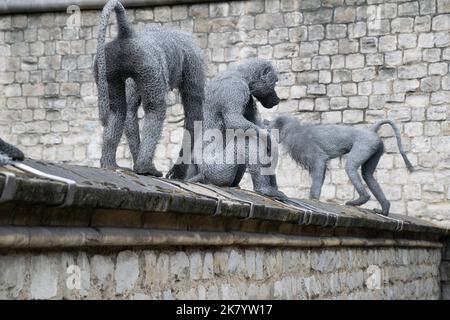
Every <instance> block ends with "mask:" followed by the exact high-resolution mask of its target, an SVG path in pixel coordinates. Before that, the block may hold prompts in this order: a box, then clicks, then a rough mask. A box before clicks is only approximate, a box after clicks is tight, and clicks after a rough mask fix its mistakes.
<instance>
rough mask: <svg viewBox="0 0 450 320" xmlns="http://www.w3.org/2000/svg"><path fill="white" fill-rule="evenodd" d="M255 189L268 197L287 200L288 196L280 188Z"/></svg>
mask: <svg viewBox="0 0 450 320" xmlns="http://www.w3.org/2000/svg"><path fill="white" fill-rule="evenodd" d="M255 191H256V192H258V193H260V194H262V195H265V196H267V197H270V198H276V199H279V200H285V199H287V198H288V197H287V196H286V195H285V194H284V193H283V192H281V191H279V190H274V189H260V190H255Z"/></svg>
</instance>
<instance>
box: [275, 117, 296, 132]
mask: <svg viewBox="0 0 450 320" xmlns="http://www.w3.org/2000/svg"><path fill="white" fill-rule="evenodd" d="M290 124H298V122H297V120H296V119H294V118H293V117H290V116H278V117H276V118H275V119H274V120H272V121H270V125H269V126H270V128H272V129H278V130H280V131H281V130H283V129H285V128H286V126H288V125H290Z"/></svg>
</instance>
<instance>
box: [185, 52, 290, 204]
mask: <svg viewBox="0 0 450 320" xmlns="http://www.w3.org/2000/svg"><path fill="white" fill-rule="evenodd" d="M277 81H278V77H277V73H276V71H275V69H274V68H273V66H272V64H271V63H270V62H268V61H266V60H263V59H257V58H253V59H248V60H246V61H244V62H243V63H241V64H239V65H237V66H235V67H233V68H230V69H229V70H226V71H224V72H221V73H219V74H218V75H217V76H216V77H215V78H214V79H212V80H211V81H210V82H209V83H208V85H207V87H206V89H205V103H204V105H203V119H204V122H203V129H204V130H205V133H206V132H207V131H206V130H218V132H219V134H220V135H221V137H222V140H221V141H220V144H219V142H218V141H216V140H213V141H212V142H210V143H209V144H206V145H205V144H203V152H202V159H201V160H200V161H198V160H197V161H196V162H198V165H197V170H198V172H197V174H196V175H195V176H194V177H191V178H190V179H188V181H191V182H203V183H210V184H214V185H217V186H222V187H237V186H238V185H239V183H240V181H241V179H242V177H243V175H244V173H245V171H246V169H248V170H249V173H250V175H251V178H252V182H253V189H254V190H255V191H256V192H259V193H261V194H264V195H267V196H272V197H277V198H285V195H284V194H283V193H282V192H281V191H279V190H278V187H277V184H276V178H275V175H274V174H262V169H263V168H264V167H265V166H267V165H269V166H270V165H271V164H262V163H261V162H260V161H259V159H258V161H255V162H252V163H251V162H250V161H249V159H250V158H251V157H252V156H255V154H254V153H255V152H256V150H255V149H257V148H253V149H252V150H250V149H251V148H249V141H246V142H245V159H244V161H242V162H239V161H237V158H238V148H237V144H236V143H235V140H234V137H233V141H227V130H230V129H231V130H232V132H236V130H241V132H249V131H252V132H254V133H255V135H254V136H253V137H250V139H257V138H255V137H256V136H259V137H260V139H259V143H260V144H259V145H258V147H259V148H270V143H269V141H267V135H268V133H267V130H266V129H265V128H264V125H263V123H262V121H261V119H260V117H259V114H258V110H257V107H256V102H255V100H254V98H256V99H258V101H260V102H261V104H262V105H263V106H264V107H265V108H272V107H274V106H276V105H277V104H278V103H279V101H280V99H279V98H278V96H277V94H276V92H275V84H276V82H277ZM253 97H254V98H253ZM247 130H249V131H247ZM216 132H217V131H216ZM244 139H245V138H244ZM218 140H220V139H218ZM197 141H198V140H197ZM261 141H267V144H266V143H265V142H261ZM217 149H220V150H219V153H220V154H221V157H223V158H222V159H221V160H223V162H221V163H213V162H214V161H212V159H213V158H214V157H215V156H216V155H215V154H213V153H214V152H208V150H216V151H217ZM268 152H271V150H269V151H268ZM250 153H252V154H250ZM194 157H195V155H194ZM256 157H257V156H255V157H253V159H256ZM226 159H232V160H233V161H232V163H229V162H227V161H226Z"/></svg>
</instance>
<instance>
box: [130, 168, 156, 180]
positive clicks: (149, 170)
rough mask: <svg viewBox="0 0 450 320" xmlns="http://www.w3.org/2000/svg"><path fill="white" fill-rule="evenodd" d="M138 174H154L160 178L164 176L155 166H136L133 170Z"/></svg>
mask: <svg viewBox="0 0 450 320" xmlns="http://www.w3.org/2000/svg"><path fill="white" fill-rule="evenodd" d="M133 171H134V172H135V173H136V174H139V175H142V176H153V177H157V178H160V177H162V176H163V174H162V172H161V171H159V170H157V169H156V168H155V167H153V166H151V167H150V168H139V167H135V168H134V170H133Z"/></svg>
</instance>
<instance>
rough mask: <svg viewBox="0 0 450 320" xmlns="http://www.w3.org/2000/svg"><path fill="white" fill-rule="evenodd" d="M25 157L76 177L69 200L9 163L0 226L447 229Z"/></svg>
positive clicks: (0, 185) (422, 235)
mask: <svg viewBox="0 0 450 320" xmlns="http://www.w3.org/2000/svg"><path fill="white" fill-rule="evenodd" d="M25 164H26V165H28V166H30V167H33V168H35V169H37V170H40V171H43V172H46V173H48V174H52V175H56V176H59V177H63V178H66V179H71V180H73V181H75V182H76V187H75V191H74V200H73V203H72V204H71V205H70V206H67V207H61V206H60V205H61V204H63V203H64V199H65V196H66V192H67V189H68V187H67V185H65V184H63V183H60V182H55V181H52V180H48V179H43V178H38V177H36V176H35V175H33V174H30V173H26V172H23V171H21V170H19V169H17V168H15V167H12V166H7V167H3V168H2V169H1V171H3V172H5V171H8V172H10V173H14V174H15V176H16V185H17V187H16V192H15V194H14V196H13V197H12V199H11V201H9V202H5V203H2V204H0V226H16V227H20V226H22V227H24V226H27V227H66V228H69V227H72V228H83V227H84V228H105V227H107V228H139V229H159V230H167V229H171V230H179V231H182V230H189V231H195V233H196V234H198V233H199V232H202V231H205V232H216V233H220V232H251V233H260V234H283V235H291V236H315V237H359V238H368V239H375V238H378V239H380V238H383V239H410V240H421V241H435V242H439V241H441V239H442V238H444V237H447V236H448V233H449V231H448V230H447V229H443V228H440V227H437V226H434V225H432V224H430V223H427V222H424V221H421V220H419V219H415V218H411V217H407V216H400V215H395V214H391V215H390V219H386V218H385V217H381V216H379V215H376V214H374V213H373V212H371V211H370V210H366V209H360V208H355V207H347V206H342V205H335V204H330V203H322V202H317V201H309V200H303V201H305V203H308V204H309V205H313V206H314V208H316V209H317V211H314V210H311V211H310V212H308V211H305V210H304V209H301V208H296V207H294V206H292V205H286V204H283V203H280V202H278V201H274V200H272V199H270V198H267V197H264V196H261V195H259V194H256V193H254V192H251V191H247V190H242V189H237V188H217V187H211V186H208V188H210V189H211V188H212V190H210V189H205V187H203V186H202V185H198V184H190V183H185V182H181V181H171V180H165V179H155V178H152V177H146V176H139V175H136V174H134V173H132V172H129V171H124V170H121V171H112V170H104V169H98V168H90V167H81V166H69V165H61V164H59V165H58V164H51V163H44V162H38V161H33V160H27V161H25ZM4 183H5V178H4V177H3V176H2V175H0V194H1V193H2V192H3V189H4ZM219 199H220V201H219ZM250 203H252V204H253V210H250V207H251V206H250ZM218 208H219V209H220V210H219V211H218ZM324 211H326V212H328V213H325V212H324ZM249 215H252V216H251V217H249ZM399 226H401V227H402V228H401V229H400V228H399ZM136 241H139V240H136Z"/></svg>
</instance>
